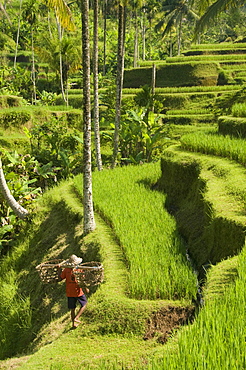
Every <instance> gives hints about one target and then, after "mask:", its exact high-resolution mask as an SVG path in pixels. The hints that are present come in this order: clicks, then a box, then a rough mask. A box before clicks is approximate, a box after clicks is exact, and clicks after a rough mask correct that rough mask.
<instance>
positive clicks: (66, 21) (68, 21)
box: [47, 0, 75, 31]
mask: <svg viewBox="0 0 246 370" xmlns="http://www.w3.org/2000/svg"><path fill="white" fill-rule="evenodd" d="M47 4H48V6H49V7H50V8H53V9H54V10H55V13H56V15H57V17H58V19H59V22H60V24H61V26H62V27H63V28H66V29H67V30H68V31H74V30H75V25H74V23H73V19H72V13H71V10H70V8H69V7H68V5H67V3H66V2H65V1H64V0H48V1H47Z"/></svg>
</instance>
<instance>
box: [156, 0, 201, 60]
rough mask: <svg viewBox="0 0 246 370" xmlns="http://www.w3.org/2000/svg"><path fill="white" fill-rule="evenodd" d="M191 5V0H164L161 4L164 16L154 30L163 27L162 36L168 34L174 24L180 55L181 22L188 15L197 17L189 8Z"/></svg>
mask: <svg viewBox="0 0 246 370" xmlns="http://www.w3.org/2000/svg"><path fill="white" fill-rule="evenodd" d="M192 5H193V1H192V0H191V1H190V0H166V1H164V3H163V6H162V11H163V12H164V18H163V19H162V20H161V21H160V22H159V23H158V24H157V25H156V26H155V30H156V31H159V30H160V29H162V28H163V27H164V31H163V32H162V37H164V36H166V35H168V34H169V33H170V31H172V29H173V26H176V29H177V38H178V55H180V51H181V40H182V24H183V20H184V18H185V17H189V18H190V19H198V15H197V14H196V13H195V12H194V11H193V10H192V8H191V7H192Z"/></svg>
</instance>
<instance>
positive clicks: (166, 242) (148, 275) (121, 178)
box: [77, 163, 196, 299]
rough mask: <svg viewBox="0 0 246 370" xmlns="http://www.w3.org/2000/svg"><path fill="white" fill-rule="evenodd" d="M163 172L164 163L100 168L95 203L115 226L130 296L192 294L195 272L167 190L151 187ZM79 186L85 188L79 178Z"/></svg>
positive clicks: (148, 297) (95, 185)
mask: <svg viewBox="0 0 246 370" xmlns="http://www.w3.org/2000/svg"><path fill="white" fill-rule="evenodd" d="M159 176H160V168H159V163H150V164H147V165H139V166H125V167H121V168H117V169H115V170H114V171H112V170H104V171H102V172H95V173H94V174H93V200H94V204H95V208H96V209H97V210H98V211H99V212H100V213H101V215H103V217H104V218H105V219H106V220H107V221H108V222H109V223H110V224H111V225H112V227H113V229H114V232H115V235H116V237H117V238H118V240H119V243H120V245H121V246H122V249H123V251H124V255H125V262H126V264H127V266H128V271H129V273H128V290H129V294H130V296H131V297H135V298H138V299H156V298H161V299H180V298H186V299H190V298H192V297H193V296H194V295H195V291H196V277H195V276H194V274H193V272H192V269H191V267H190V266H189V263H188V262H187V261H186V258H185V256H184V245H183V244H182V241H181V239H180V237H179V236H178V233H177V230H176V223H175V220H174V218H173V217H171V216H170V215H169V214H168V212H167V211H166V210H165V208H164V203H165V195H164V194H163V193H160V192H158V191H154V190H151V186H152V185H154V184H155V183H156V181H157V180H158V178H159ZM77 181H78V180H77ZM77 187H78V190H79V191H80V188H81V185H80V181H79V182H77Z"/></svg>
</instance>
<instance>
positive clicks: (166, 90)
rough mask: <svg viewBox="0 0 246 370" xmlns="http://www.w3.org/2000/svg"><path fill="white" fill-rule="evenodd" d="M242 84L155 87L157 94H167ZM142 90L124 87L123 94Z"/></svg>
mask: <svg viewBox="0 0 246 370" xmlns="http://www.w3.org/2000/svg"><path fill="white" fill-rule="evenodd" d="M241 88H242V86H241V85H228V86H182V87H157V88H156V89H155V93H156V94H167V93H172V94H173V93H187V92H190V93H193V92H204V93H205V92H221V91H231V90H233V91H234V90H240V89H241ZM140 91H141V89H140V88H124V89H123V94H137V93H139V92H140Z"/></svg>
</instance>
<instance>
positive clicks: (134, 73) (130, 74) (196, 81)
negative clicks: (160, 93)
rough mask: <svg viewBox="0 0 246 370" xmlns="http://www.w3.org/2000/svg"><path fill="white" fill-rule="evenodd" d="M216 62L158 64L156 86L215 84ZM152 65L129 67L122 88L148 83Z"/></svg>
mask: <svg viewBox="0 0 246 370" xmlns="http://www.w3.org/2000/svg"><path fill="white" fill-rule="evenodd" d="M218 69H219V68H218V64H217V63H203V62H199V63H196V62H192V63H185V60H184V63H179V64H165V63H163V64H159V65H157V68H156V86H157V87H168V86H169V87H170V86H196V85H209V86H210V85H216V84H217V79H218ZM151 78H152V67H151V66H150V65H149V66H146V67H141V68H135V69H129V70H126V71H125V75H124V88H126V87H134V88H137V87H140V86H143V85H150V84H151Z"/></svg>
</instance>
